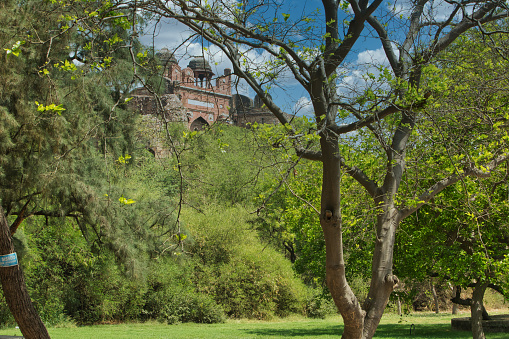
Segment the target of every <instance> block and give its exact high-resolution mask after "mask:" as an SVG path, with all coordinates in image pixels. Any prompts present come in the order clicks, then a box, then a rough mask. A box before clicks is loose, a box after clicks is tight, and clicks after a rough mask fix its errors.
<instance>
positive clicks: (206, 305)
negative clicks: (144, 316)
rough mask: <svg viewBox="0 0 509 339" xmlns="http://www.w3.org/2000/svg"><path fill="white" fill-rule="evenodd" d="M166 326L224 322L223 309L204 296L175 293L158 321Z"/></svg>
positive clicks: (191, 293) (192, 293)
mask: <svg viewBox="0 0 509 339" xmlns="http://www.w3.org/2000/svg"><path fill="white" fill-rule="evenodd" d="M161 318H163V319H165V320H166V321H167V322H168V324H175V323H180V322H183V323H184V322H195V323H204V324H213V323H222V322H225V320H226V316H225V314H224V311H223V308H222V307H221V306H219V305H218V304H216V302H215V301H214V299H212V298H211V297H210V296H208V295H206V294H200V293H194V292H191V291H187V292H184V293H175V294H173V295H172V296H171V298H170V299H169V300H168V304H166V306H165V307H164V309H163V310H162V314H161V315H160V319H161Z"/></svg>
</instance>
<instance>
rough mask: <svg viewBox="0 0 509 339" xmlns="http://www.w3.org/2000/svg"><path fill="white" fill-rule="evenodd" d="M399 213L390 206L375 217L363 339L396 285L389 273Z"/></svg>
mask: <svg viewBox="0 0 509 339" xmlns="http://www.w3.org/2000/svg"><path fill="white" fill-rule="evenodd" d="M399 222H400V217H399V212H398V211H397V210H396V209H395V208H393V207H391V208H387V209H385V210H384V211H383V212H382V213H381V214H379V216H378V219H377V239H376V243H375V250H374V252H373V263H372V267H371V285H370V287H369V292H368V296H367V298H366V300H365V301H364V305H363V307H362V308H363V309H364V310H365V311H366V316H365V320H364V338H366V339H370V338H372V337H373V336H374V335H375V331H376V329H377V327H378V324H379V323H380V320H381V319H382V315H383V312H384V310H385V307H386V306H387V303H388V302H389V296H390V294H391V293H392V291H393V290H394V288H395V287H396V285H397V284H398V282H399V280H398V278H397V277H396V276H395V275H393V274H392V264H393V249H394V242H395V240H396V229H397V227H398V225H399Z"/></svg>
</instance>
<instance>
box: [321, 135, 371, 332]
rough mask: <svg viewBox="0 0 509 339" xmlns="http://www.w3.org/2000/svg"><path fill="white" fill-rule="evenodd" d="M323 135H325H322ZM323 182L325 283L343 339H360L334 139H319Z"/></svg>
mask: <svg viewBox="0 0 509 339" xmlns="http://www.w3.org/2000/svg"><path fill="white" fill-rule="evenodd" d="M324 134H325V133H324ZM320 143H321V147H322V154H323V160H322V161H323V182H322V199H321V212H320V225H321V226H322V230H323V234H324V237H325V249H326V262H325V265H326V281H327V286H328V287H329V290H330V292H331V295H332V299H333V300H334V303H335V304H336V307H337V308H338V310H339V312H340V313H341V316H342V317H343V321H344V329H343V336H342V338H343V339H362V338H363V337H362V335H363V333H362V331H363V323H364V312H363V311H362V308H361V306H360V304H359V302H358V300H357V298H356V296H355V294H354V293H353V292H352V290H351V288H350V286H349V285H348V282H347V281H346V276H345V262H344V257H343V238H342V229H341V228H342V224H341V209H340V202H341V195H340V179H341V167H340V158H339V147H338V140H337V137H336V136H334V135H330V136H327V135H326V134H325V135H322V137H321V140H320Z"/></svg>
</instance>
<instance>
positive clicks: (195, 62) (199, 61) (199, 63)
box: [187, 56, 212, 72]
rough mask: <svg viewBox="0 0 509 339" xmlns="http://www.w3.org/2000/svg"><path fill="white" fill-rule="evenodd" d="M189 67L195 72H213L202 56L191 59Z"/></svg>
mask: <svg viewBox="0 0 509 339" xmlns="http://www.w3.org/2000/svg"><path fill="white" fill-rule="evenodd" d="M187 67H189V68H190V69H192V70H193V71H207V72H210V71H212V68H211V67H210V64H209V63H208V61H207V60H205V58H204V57H202V56H197V57H194V58H193V59H191V61H189V65H187Z"/></svg>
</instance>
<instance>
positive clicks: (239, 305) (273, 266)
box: [187, 207, 307, 319]
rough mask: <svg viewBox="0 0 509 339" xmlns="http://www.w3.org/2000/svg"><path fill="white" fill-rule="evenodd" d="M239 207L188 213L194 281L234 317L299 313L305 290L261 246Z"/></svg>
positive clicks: (283, 264) (283, 263) (276, 257)
mask: <svg viewBox="0 0 509 339" xmlns="http://www.w3.org/2000/svg"><path fill="white" fill-rule="evenodd" d="M248 215H249V214H248V213H247V212H246V211H245V210H244V209H242V208H240V207H231V208H226V209H225V208H209V209H207V210H206V211H205V214H202V215H196V214H195V215H192V216H191V217H189V218H188V219H187V220H188V226H189V229H190V231H191V233H192V234H193V237H194V241H195V242H194V244H193V245H192V247H191V251H192V252H193V253H195V254H196V255H195V256H196V259H197V263H196V265H195V276H194V282H195V284H196V286H197V289H198V290H199V291H200V292H203V293H206V294H209V295H211V296H213V297H214V300H215V301H216V302H217V303H218V304H220V305H222V307H223V308H224V310H225V312H226V314H227V315H228V316H230V317H235V318H244V317H245V318H257V319H269V318H271V317H272V316H274V315H277V316H286V315H288V314H290V313H303V311H304V304H305V299H306V296H307V290H306V288H305V286H304V284H303V283H302V282H301V281H300V280H299V279H298V278H297V277H296V276H295V274H294V272H293V269H292V267H291V263H290V262H289V261H287V260H286V259H285V258H284V257H283V255H282V254H281V253H278V252H277V251H275V250H274V249H273V248H271V247H268V246H263V245H262V243H261V242H260V240H259V239H258V237H257V236H256V233H255V231H254V230H252V229H251V228H250V226H249V225H248V223H247V216H248Z"/></svg>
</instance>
